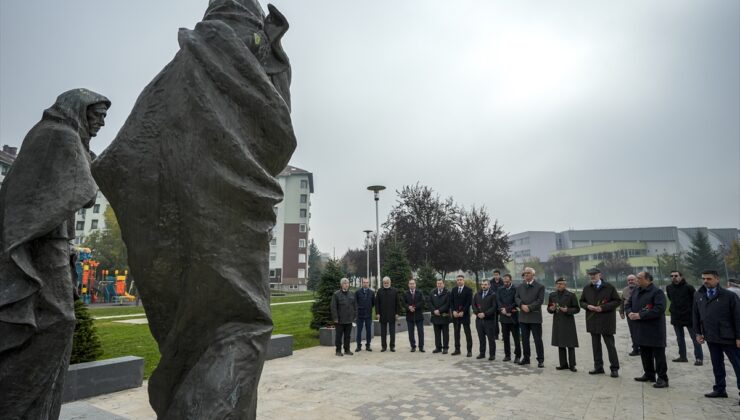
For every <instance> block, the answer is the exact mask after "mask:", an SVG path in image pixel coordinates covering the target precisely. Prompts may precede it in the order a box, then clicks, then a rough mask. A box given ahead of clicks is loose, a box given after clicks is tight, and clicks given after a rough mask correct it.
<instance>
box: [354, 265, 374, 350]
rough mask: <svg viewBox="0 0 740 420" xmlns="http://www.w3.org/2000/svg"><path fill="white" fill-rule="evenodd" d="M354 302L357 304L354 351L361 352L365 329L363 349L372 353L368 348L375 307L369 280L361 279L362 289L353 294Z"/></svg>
mask: <svg viewBox="0 0 740 420" xmlns="http://www.w3.org/2000/svg"><path fill="white" fill-rule="evenodd" d="M355 301H356V302H357V339H356V341H357V348H355V351H360V350H362V329H363V327H364V328H365V349H366V350H367V351H373V349H371V348H370V340H371V339H372V335H373V334H372V326H373V307H374V306H375V290H373V289H371V288H370V280H368V279H362V288H360V289H359V290H358V291H356V292H355Z"/></svg>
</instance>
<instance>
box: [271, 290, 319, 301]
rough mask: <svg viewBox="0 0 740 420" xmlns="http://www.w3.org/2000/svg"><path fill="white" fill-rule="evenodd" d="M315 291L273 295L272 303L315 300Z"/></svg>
mask: <svg viewBox="0 0 740 420" xmlns="http://www.w3.org/2000/svg"><path fill="white" fill-rule="evenodd" d="M315 298H316V297H315V296H314V294H313V292H301V293H291V294H289V295H287V296H272V297H271V298H270V303H282V302H300V301H302V300H314V299H315Z"/></svg>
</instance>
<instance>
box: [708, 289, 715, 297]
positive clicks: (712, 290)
mask: <svg viewBox="0 0 740 420" xmlns="http://www.w3.org/2000/svg"><path fill="white" fill-rule="evenodd" d="M714 292H715V289H709V293H708V294H707V295H708V296H709V299H711V298H713V297H714Z"/></svg>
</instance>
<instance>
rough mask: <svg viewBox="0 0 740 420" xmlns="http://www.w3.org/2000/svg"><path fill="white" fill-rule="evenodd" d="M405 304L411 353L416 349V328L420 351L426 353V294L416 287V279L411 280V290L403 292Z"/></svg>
mask: <svg viewBox="0 0 740 420" xmlns="http://www.w3.org/2000/svg"><path fill="white" fill-rule="evenodd" d="M403 306H404V307H405V308H406V326H407V327H408V328H407V329H408V331H409V344H411V353H413V352H415V351H416V340H415V339H414V329H416V330H417V331H418V334H419V351H420V352H421V353H424V307H425V305H424V295H423V294H422V292H421V290H419V289H417V288H416V281H415V280H414V279H411V280H409V290H408V291H407V292H405V293H404V294H403Z"/></svg>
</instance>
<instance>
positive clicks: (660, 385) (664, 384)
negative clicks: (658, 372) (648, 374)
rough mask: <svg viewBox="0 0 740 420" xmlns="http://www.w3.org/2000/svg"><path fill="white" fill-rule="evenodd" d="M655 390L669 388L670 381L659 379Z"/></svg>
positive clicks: (655, 384) (654, 386) (654, 385)
mask: <svg viewBox="0 0 740 420" xmlns="http://www.w3.org/2000/svg"><path fill="white" fill-rule="evenodd" d="M653 388H668V381H665V380H663V379H660V378H658V380H657V381H656V382H655V383H654V384H653Z"/></svg>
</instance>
